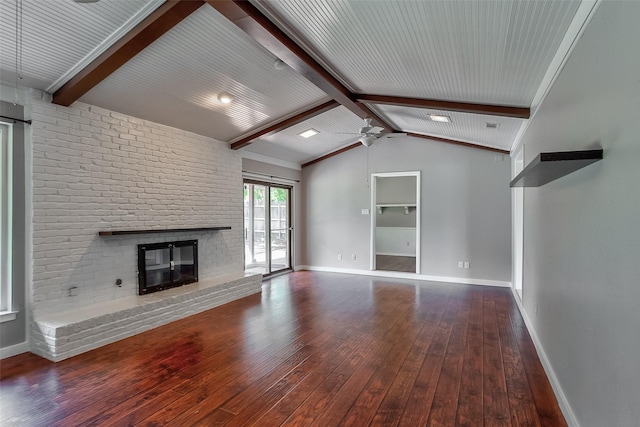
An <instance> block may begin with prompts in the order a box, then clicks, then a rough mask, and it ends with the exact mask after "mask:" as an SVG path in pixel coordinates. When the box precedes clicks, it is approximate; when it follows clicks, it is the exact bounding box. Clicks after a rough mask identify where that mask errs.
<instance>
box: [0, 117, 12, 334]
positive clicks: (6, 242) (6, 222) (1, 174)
mask: <svg viewBox="0 0 640 427" xmlns="http://www.w3.org/2000/svg"><path fill="white" fill-rule="evenodd" d="M0 127H1V128H2V129H1V130H0V138H1V139H2V141H1V142H2V145H1V147H0V188H1V190H2V191H1V192H0V197H2V200H1V202H2V203H0V276H1V277H0V279H1V284H0V302H1V305H0V322H6V321H9V320H13V319H15V318H16V312H15V311H13V310H12V309H13V305H12V295H11V293H12V280H11V279H12V270H11V268H12V257H11V255H12V250H11V247H12V223H13V221H12V210H13V209H12V203H11V201H12V200H13V194H12V193H13V168H12V163H13V162H12V158H13V144H12V142H13V125H12V124H9V123H5V122H0Z"/></svg>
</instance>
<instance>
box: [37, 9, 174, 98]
mask: <svg viewBox="0 0 640 427" xmlns="http://www.w3.org/2000/svg"><path fill="white" fill-rule="evenodd" d="M165 1H166V0H149V2H148V3H147V4H146V5H145V6H144V7H143V8H142V9H140V10H139V11H138V12H137V13H136V14H135V15H133V16H132V17H131V18H130V19H129V20H128V21H127V22H125V23H124V24H122V25H121V26H120V28H118V29H117V30H115V31H114V32H113V33H112V34H111V35H110V36H109V37H107V38H106V39H104V40H103V41H102V43H100V44H99V45H98V46H96V47H95V48H94V49H93V50H92V51H91V52H89V53H88V54H87V55H86V56H85V57H84V58H82V59H81V60H80V61H78V63H77V64H75V65H74V66H73V67H71V68H70V69H69V70H68V71H67V72H66V73H64V74H63V75H62V76H60V77H59V78H58V79H57V80H56V81H55V82H53V83H52V84H51V85H50V86H49V87H48V88H47V89H46V91H47V92H48V93H54V92H55V91H57V90H58V89H60V88H61V87H62V86H64V84H65V83H67V82H68V81H69V80H71V79H72V78H73V77H74V76H75V75H76V74H78V73H79V72H80V71H82V70H83V69H84V68H86V67H87V66H88V65H89V64H91V62H93V61H94V60H95V59H96V58H97V57H99V56H100V55H102V54H103V53H104V52H105V51H106V50H107V49H109V48H110V47H111V46H112V45H113V44H114V43H115V42H117V41H118V40H120V39H121V38H122V37H124V36H125V35H126V34H127V33H128V32H129V31H131V30H133V28H135V26H136V25H138V24H139V23H140V22H142V21H143V20H144V19H145V18H146V17H147V16H149V15H150V14H151V13H153V11H155V10H156V9H157V8H159V7H160V6H162V5H163V4H164V3H165Z"/></svg>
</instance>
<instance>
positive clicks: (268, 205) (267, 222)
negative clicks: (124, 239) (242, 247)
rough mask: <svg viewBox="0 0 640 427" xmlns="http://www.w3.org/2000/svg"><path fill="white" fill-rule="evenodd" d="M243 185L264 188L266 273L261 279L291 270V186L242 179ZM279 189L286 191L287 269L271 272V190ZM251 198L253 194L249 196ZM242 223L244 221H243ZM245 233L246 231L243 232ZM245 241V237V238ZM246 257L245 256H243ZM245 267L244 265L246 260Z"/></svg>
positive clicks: (247, 178)
mask: <svg viewBox="0 0 640 427" xmlns="http://www.w3.org/2000/svg"><path fill="white" fill-rule="evenodd" d="M245 184H250V185H260V186H263V187H265V196H264V198H265V201H264V205H265V206H264V216H265V218H264V242H265V249H264V250H265V264H266V269H267V273H265V274H263V277H269V276H272V275H275V274H281V273H283V272H287V271H292V270H293V225H292V224H293V218H292V215H293V186H292V185H288V184H282V183H279V182H269V181H263V180H259V179H255V178H250V177H244V178H243V186H244V185H245ZM272 188H281V189H283V190H286V191H287V194H288V197H287V249H286V252H287V253H286V257H287V263H288V265H289V266H288V267H285V268H281V269H279V270H275V271H274V270H273V266H272V257H271V249H272V248H271V189H272ZM251 197H252V198H253V194H251ZM243 222H244V219H243ZM245 232H246V231H245ZM245 240H246V237H245ZM245 256H246V254H245ZM244 261H245V266H246V265H247V264H246V261H247V260H246V259H245V260H244Z"/></svg>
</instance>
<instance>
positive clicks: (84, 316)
mask: <svg viewBox="0 0 640 427" xmlns="http://www.w3.org/2000/svg"><path fill="white" fill-rule="evenodd" d="M261 289H262V275H261V274H245V273H236V274H228V275H224V276H218V277H214V278H208V279H204V280H201V281H199V282H197V283H192V284H190V285H186V286H181V287H179V288H173V289H168V290H166V291H162V292H156V293H153V294H149V295H141V296H130V297H126V298H120V299H117V300H113V301H108V302H104V303H100V304H94V305H89V306H84V307H82V308H78V309H75V310H68V311H64V312H60V313H52V314H43V315H38V316H37V317H36V318H34V319H33V321H34V323H35V325H34V328H33V331H34V332H33V334H32V337H31V339H32V342H31V351H32V352H33V353H35V354H37V355H39V356H42V357H45V358H47V359H49V360H52V361H54V362H58V361H60V360H63V359H67V358H69V357H72V356H75V355H77V354H80V353H84V352H85V351H89V350H93V349H94V348H98V347H101V346H103V345H106V344H109V343H112V342H114V341H118V340H120V339H123V338H127V337H130V336H132V335H135V334H138V333H140V332H143V331H146V330H149V329H153V328H156V327H158V326H161V325H165V324H167V323H169V322H172V321H174V320H178V319H182V318H184V317H187V316H190V315H192V314H196V313H200V312H202V311H205V310H208V309H210V308H213V307H217V306H219V305H222V304H225V303H227V302H231V301H234V300H236V299H239V298H242V297H245V296H247V295H251V294H256V293H259V292H260V291H261Z"/></svg>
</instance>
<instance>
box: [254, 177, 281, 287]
mask: <svg viewBox="0 0 640 427" xmlns="http://www.w3.org/2000/svg"><path fill="white" fill-rule="evenodd" d="M291 232H292V228H291V187H288V186H284V185H278V184H273V183H266V182H260V181H253V180H245V181H244V264H245V271H247V272H253V273H262V274H263V275H265V276H268V275H271V274H273V273H278V272H282V271H287V270H290V269H291V235H292V233H291Z"/></svg>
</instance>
